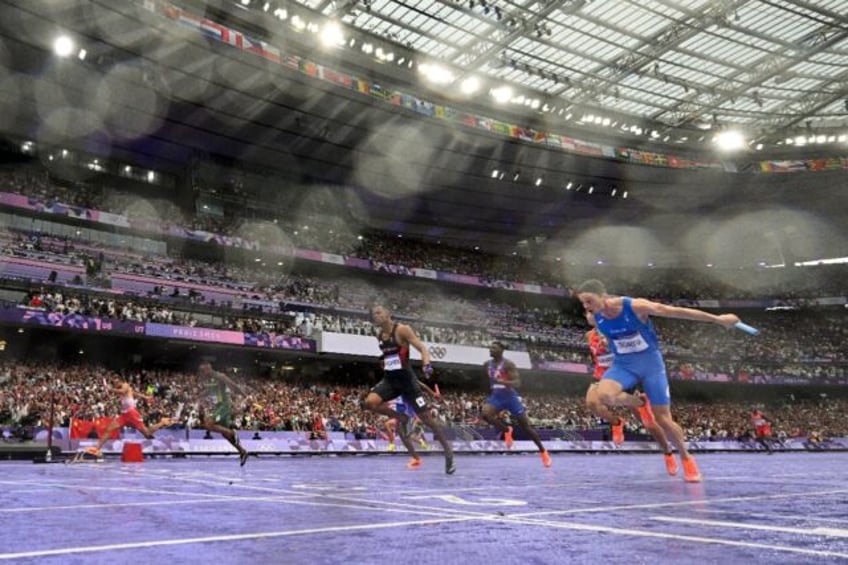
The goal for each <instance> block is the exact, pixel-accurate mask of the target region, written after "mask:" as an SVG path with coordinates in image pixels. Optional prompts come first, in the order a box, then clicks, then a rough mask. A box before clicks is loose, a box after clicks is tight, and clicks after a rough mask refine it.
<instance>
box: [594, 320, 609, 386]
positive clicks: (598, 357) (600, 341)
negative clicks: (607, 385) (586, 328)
mask: <svg viewBox="0 0 848 565" xmlns="http://www.w3.org/2000/svg"><path fill="white" fill-rule="evenodd" d="M589 352H590V353H591V354H592V363H594V364H595V372H594V374H593V376H594V377H595V378H596V379H597V380H601V378H602V377H603V376H604V373H605V372H606V370H607V369H608V368H609V367H610V365H612V358H613V354H612V352H610V351H609V350H608V349H607V345H606V340H605V339H604V337H603V336H602V335H601V334H600V332H598V330H596V329H593V330H592V331H591V332H590V333H589Z"/></svg>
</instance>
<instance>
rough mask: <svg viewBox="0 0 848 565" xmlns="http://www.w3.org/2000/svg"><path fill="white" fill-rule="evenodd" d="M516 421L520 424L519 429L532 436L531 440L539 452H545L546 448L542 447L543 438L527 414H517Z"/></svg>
mask: <svg viewBox="0 0 848 565" xmlns="http://www.w3.org/2000/svg"><path fill="white" fill-rule="evenodd" d="M515 421H516V422H518V427H520V428H521V429H522V430H524V433H525V434H527V435H528V436H530V439H532V440H533V443H535V444H536V447H538V448H539V451H545V446H544V445H542V438H541V437H539V432H537V431H536V428H534V427H533V425H532V424H531V423H530V418H528V417H527V413H526V412H525V413H524V414H520V415H519V414H516V415H515Z"/></svg>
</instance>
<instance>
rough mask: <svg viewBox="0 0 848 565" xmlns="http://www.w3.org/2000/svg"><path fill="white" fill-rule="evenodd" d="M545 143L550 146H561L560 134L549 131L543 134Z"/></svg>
mask: <svg viewBox="0 0 848 565" xmlns="http://www.w3.org/2000/svg"><path fill="white" fill-rule="evenodd" d="M545 143H546V144H548V145H550V146H552V147H561V146H562V136H561V135H559V134H556V133H549V134H547V135H546V136H545Z"/></svg>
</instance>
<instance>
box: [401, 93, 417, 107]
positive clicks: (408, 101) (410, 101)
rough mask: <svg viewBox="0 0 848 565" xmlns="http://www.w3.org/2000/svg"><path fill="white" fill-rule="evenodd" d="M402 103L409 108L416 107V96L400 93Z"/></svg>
mask: <svg viewBox="0 0 848 565" xmlns="http://www.w3.org/2000/svg"><path fill="white" fill-rule="evenodd" d="M400 105H401V106H402V107H404V108H407V109H409V110H414V109H415V97H414V96H411V95H409V94H401V95H400Z"/></svg>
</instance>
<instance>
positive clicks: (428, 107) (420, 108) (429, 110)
mask: <svg viewBox="0 0 848 565" xmlns="http://www.w3.org/2000/svg"><path fill="white" fill-rule="evenodd" d="M415 111H416V112H418V113H419V114H424V115H425V116H427V117H428V118H432V117H433V114H434V113H435V112H436V105H435V104H433V103H432V102H427V101H426V100H421V99H420V98H416V99H415Z"/></svg>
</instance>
